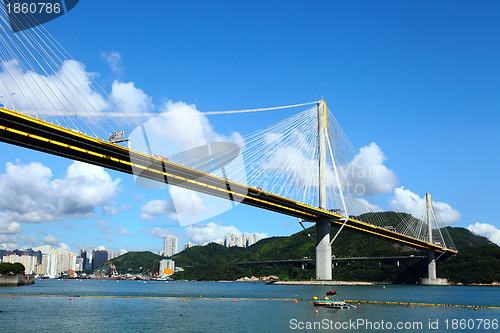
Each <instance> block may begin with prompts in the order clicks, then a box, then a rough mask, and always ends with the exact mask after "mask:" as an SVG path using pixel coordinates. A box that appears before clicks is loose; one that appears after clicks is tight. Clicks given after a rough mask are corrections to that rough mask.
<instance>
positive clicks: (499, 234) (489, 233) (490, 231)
mask: <svg viewBox="0 0 500 333" xmlns="http://www.w3.org/2000/svg"><path fill="white" fill-rule="evenodd" d="M467 229H468V230H469V231H471V232H473V233H475V234H477V235H480V236H484V237H487V238H488V239H489V240H490V241H491V242H493V243H495V244H497V245H498V246H500V229H498V228H497V227H496V226H494V225H491V224H488V223H479V222H476V223H475V224H470V225H469V226H468V227H467Z"/></svg>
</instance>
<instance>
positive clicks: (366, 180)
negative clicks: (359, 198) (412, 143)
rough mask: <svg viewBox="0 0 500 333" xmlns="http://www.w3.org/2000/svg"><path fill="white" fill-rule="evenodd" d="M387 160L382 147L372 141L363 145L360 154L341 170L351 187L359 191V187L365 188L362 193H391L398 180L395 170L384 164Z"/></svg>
mask: <svg viewBox="0 0 500 333" xmlns="http://www.w3.org/2000/svg"><path fill="white" fill-rule="evenodd" d="M386 160H387V157H386V156H385V155H384V152H383V151H382V149H381V148H380V147H379V146H378V145H377V144H376V143H375V142H372V143H370V144H369V145H368V146H364V147H362V148H361V149H360V150H359V154H358V155H356V156H355V157H354V159H353V160H352V161H351V162H350V163H349V164H347V165H344V166H342V167H341V168H340V171H339V172H340V173H341V175H342V178H343V180H344V184H345V182H347V184H349V186H350V188H351V189H355V190H356V192H358V189H359V188H363V189H364V193H363V194H362V195H368V196H371V195H374V194H378V193H390V192H392V190H393V189H394V188H395V187H396V186H397V184H398V180H397V178H396V175H395V174H394V172H393V171H392V170H390V169H389V168H387V167H386V166H385V165H384V162H385V161H386ZM356 194H358V193H356Z"/></svg>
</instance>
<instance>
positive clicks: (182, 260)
mask: <svg viewBox="0 0 500 333" xmlns="http://www.w3.org/2000/svg"><path fill="white" fill-rule="evenodd" d="M368 215H369V214H368ZM386 215H387V218H386V219H385V221H387V225H393V224H395V223H396V218H395V213H391V212H388V213H386ZM363 218H364V219H367V218H368V219H369V218H370V216H367V215H365V216H363ZM446 229H447V231H448V233H449V234H450V236H451V237H452V239H453V241H454V243H455V246H456V247H457V248H458V250H459V253H458V254H457V255H454V256H452V257H451V258H449V259H446V260H439V261H438V266H437V269H438V276H439V277H446V278H448V279H449V280H450V281H451V282H454V283H466V284H468V283H492V282H494V281H500V247H498V246H497V245H495V244H493V243H491V242H490V241H489V240H488V239H487V238H485V237H481V236H477V235H474V234H472V233H471V232H470V231H469V230H467V229H464V228H453V227H447V228H446ZM337 230H338V228H337V227H331V230H330V233H331V235H334V234H335V233H336V232H337ZM308 234H309V235H310V237H309V236H308ZM315 238H316V234H315V227H314V226H311V227H310V228H308V229H307V230H302V231H300V232H298V233H296V234H293V235H291V236H289V237H270V238H266V239H263V240H261V241H259V242H258V243H257V244H254V245H252V246H251V247H249V248H247V249H245V248H239V247H231V248H227V247H224V246H221V245H218V244H214V243H210V244H208V245H206V246H195V247H192V248H189V249H186V250H184V251H182V252H180V253H178V254H176V255H175V256H173V257H172V259H173V260H175V264H176V266H178V267H184V268H185V270H184V272H179V273H176V274H175V275H174V278H175V279H188V280H235V279H238V278H241V277H244V276H252V275H255V276H268V275H277V276H278V277H280V279H298V280H309V279H311V278H314V274H315V272H314V263H313V262H310V263H307V264H306V267H305V269H302V267H301V266H300V265H293V264H258V265H238V264H241V263H245V262H255V261H273V260H286V259H302V258H304V257H308V258H310V259H313V258H314V257H315V245H314V242H313V240H315ZM311 239H312V240H311ZM332 254H333V255H335V256H336V257H337V258H348V257H388V256H399V255H401V256H411V255H415V256H419V255H426V252H425V251H423V250H417V249H415V248H412V247H409V246H405V245H401V244H398V243H394V242H392V241H390V240H386V239H382V238H378V237H376V236H373V235H370V234H366V233H361V232H357V231H355V230H351V229H348V228H345V229H344V230H343V231H342V232H341V234H340V235H339V237H338V238H337V239H336V240H335V242H334V244H333V246H332ZM162 258H163V257H161V256H158V255H156V254H154V253H151V252H128V253H126V254H124V255H121V256H120V257H118V258H115V259H112V260H110V261H108V262H107V263H106V264H105V265H103V266H102V267H105V268H107V267H108V265H109V262H113V263H114V264H115V266H116V268H117V270H118V272H120V273H122V274H123V273H127V272H128V273H140V272H143V273H144V272H155V271H156V270H157V265H158V262H159V261H160V260H161V259H162ZM426 265H427V261H426V259H420V258H414V259H409V260H404V261H400V263H399V265H397V264H396V263H395V262H384V261H382V262H378V261H362V262H351V263H347V262H337V264H336V266H335V267H334V269H333V279H334V280H344V281H376V282H384V283H407V284H414V283H416V282H417V281H418V279H419V278H421V277H425V274H426V272H427V266H426Z"/></svg>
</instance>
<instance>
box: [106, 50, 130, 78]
mask: <svg viewBox="0 0 500 333" xmlns="http://www.w3.org/2000/svg"><path fill="white" fill-rule="evenodd" d="M101 57H102V58H103V59H104V60H106V62H107V63H108V65H109V67H110V68H111V70H112V71H113V73H114V74H115V75H118V76H121V75H123V72H124V71H125V69H124V68H123V65H122V56H121V54H120V52H116V51H110V52H101Z"/></svg>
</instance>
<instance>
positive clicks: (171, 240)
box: [163, 235, 179, 257]
mask: <svg viewBox="0 0 500 333" xmlns="http://www.w3.org/2000/svg"><path fill="white" fill-rule="evenodd" d="M176 253H179V238H177V237H175V236H172V235H168V236H167V237H165V239H164V244H163V255H164V256H166V257H171V256H173V255H174V254H176Z"/></svg>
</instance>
